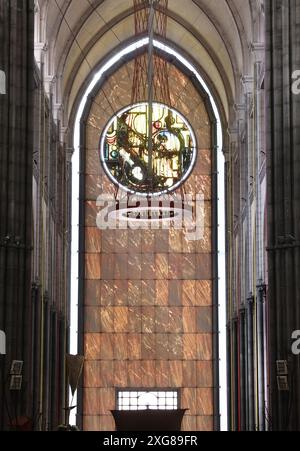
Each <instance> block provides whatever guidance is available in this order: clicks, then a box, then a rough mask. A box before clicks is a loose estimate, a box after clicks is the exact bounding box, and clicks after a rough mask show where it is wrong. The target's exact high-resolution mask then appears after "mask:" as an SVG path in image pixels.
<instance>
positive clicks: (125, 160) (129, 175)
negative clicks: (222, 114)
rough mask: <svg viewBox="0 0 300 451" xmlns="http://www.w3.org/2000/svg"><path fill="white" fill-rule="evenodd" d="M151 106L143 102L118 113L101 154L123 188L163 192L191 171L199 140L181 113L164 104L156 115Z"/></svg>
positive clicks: (156, 107) (142, 192)
mask: <svg viewBox="0 0 300 451" xmlns="http://www.w3.org/2000/svg"><path fill="white" fill-rule="evenodd" d="M149 110H150V108H149V105H148V104H147V103H140V104H138V105H134V106H130V107H128V108H126V109H124V110H122V111H121V112H119V113H118V114H117V115H115V116H114V117H113V118H112V119H111V120H110V121H109V123H108V125H107V127H106V129H105V131H104V133H103V135H102V139H101V146H100V147H101V149H100V153H101V161H102V164H103V167H104V169H105V172H106V174H107V175H108V177H109V178H110V179H111V180H112V182H113V183H115V184H116V185H118V186H119V187H120V188H121V189H123V190H125V191H127V192H130V193H134V194H140V195H151V194H153V195H159V194H163V193H168V192H171V191H174V190H175V189H176V188H178V187H179V186H180V185H181V184H182V183H183V182H184V181H185V180H186V179H187V178H188V176H189V175H190V174H191V172H192V170H193V167H194V164H195V160H196V139H195V135H194V133H193V131H192V128H191V126H190V125H189V124H188V122H187V120H186V119H185V118H184V117H183V116H182V115H181V114H180V113H178V112H177V111H175V110H173V109H171V108H169V107H167V106H166V105H162V104H159V103H154V104H153V106H152V114H151V113H149ZM150 114H151V116H152V118H151V123H150V120H149V115H150ZM150 130H151V131H150ZM149 132H150V133H149ZM149 134H150V135H151V136H150V137H149Z"/></svg>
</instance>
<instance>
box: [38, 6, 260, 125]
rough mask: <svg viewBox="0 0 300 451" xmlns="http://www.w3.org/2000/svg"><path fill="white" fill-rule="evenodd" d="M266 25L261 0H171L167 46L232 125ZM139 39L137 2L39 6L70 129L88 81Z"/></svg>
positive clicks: (41, 36) (48, 65)
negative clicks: (193, 69)
mask: <svg viewBox="0 0 300 451" xmlns="http://www.w3.org/2000/svg"><path fill="white" fill-rule="evenodd" d="M262 23H263V1H262V0H169V9H168V30H167V41H168V43H169V44H171V45H172V46H173V47H175V48H176V49H177V50H179V51H181V52H183V54H184V55H185V56H186V57H188V58H190V59H191V61H193V62H194V64H196V65H197V67H198V68H199V69H200V71H201V72H202V74H203V76H204V78H205V79H206V80H207V81H208V83H209V84H210V86H211V87H212V89H213V90H214V92H215V93H216V94H217V96H218V100H219V102H220V104H221V105H222V108H223V111H224V116H225V117H226V119H227V122H228V123H229V122H230V117H231V115H232V111H234V106H235V104H240V103H241V102H242V98H243V97H242V96H243V82H244V81H245V80H246V81H247V80H249V79H251V78H252V77H253V67H254V66H253V62H254V61H255V59H256V58H257V52H261V49H262V46H263V29H262V25H261V24H262ZM133 38H134V10H133V1H132V0H36V37H35V41H36V49H37V53H36V54H37V55H40V53H39V51H41V49H43V52H44V58H45V69H46V75H47V77H48V79H49V80H51V82H52V83H54V85H55V103H57V105H58V107H59V106H60V105H63V117H64V121H65V125H67V122H68V118H69V117H70V114H71V112H72V109H73V107H74V104H75V102H76V100H77V99H78V95H79V94H80V93H81V91H82V87H83V85H84V82H85V81H86V80H87V78H88V77H89V76H90V75H91V73H93V71H94V70H95V68H96V67H97V66H98V65H99V63H100V62H101V61H102V60H104V59H105V58H107V57H108V56H109V55H111V54H112V53H113V52H114V51H115V50H116V49H117V48H120V47H121V46H122V45H124V43H125V42H126V41H130V40H132V39H133ZM37 59H39V56H38V57H37Z"/></svg>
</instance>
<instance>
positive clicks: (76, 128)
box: [70, 38, 227, 430]
mask: <svg viewBox="0 0 300 451" xmlns="http://www.w3.org/2000/svg"><path fill="white" fill-rule="evenodd" d="M147 42H148V39H147V38H144V39H141V40H139V41H137V42H134V43H133V44H131V45H127V46H126V45H123V46H122V47H123V48H122V50H121V51H119V52H117V51H116V52H115V53H114V55H113V56H110V58H107V59H106V60H105V61H103V62H102V63H100V65H99V66H98V68H99V70H98V72H96V71H95V72H94V73H93V74H91V77H90V79H89V80H86V82H85V83H84V86H83V87H82V90H81V93H80V94H79V95H78V97H77V102H76V105H74V107H73V109H72V114H71V124H72V127H71V128H70V130H71V132H72V133H71V135H70V139H72V143H70V144H71V145H72V146H73V148H74V154H73V160H72V173H73V176H72V177H73V181H72V262H71V267H72V269H71V273H72V281H71V296H72V299H71V340H70V341H71V353H74V354H76V353H78V351H79V352H82V351H83V342H82V335H81V332H82V330H83V310H82V307H83V306H82V305H81V299H82V298H83V296H82V293H83V291H82V290H83V283H82V282H81V281H82V279H83V277H82V274H81V272H80V271H81V270H82V268H83V265H82V264H81V265H80V264H79V261H80V258H81V257H82V255H83V248H82V246H83V244H84V243H83V240H82V236H81V235H82V232H80V230H81V227H78V223H79V224H81V221H82V220H83V212H84V210H83V208H82V202H80V199H81V194H82V192H83V189H84V172H83V171H82V161H81V160H82V154H83V152H80V149H82V148H83V147H82V146H83V145H84V140H83V133H82V131H83V128H84V121H85V118H86V116H87V114H88V111H89V108H90V104H91V101H92V99H93V96H94V95H95V93H96V92H98V91H99V90H100V88H101V85H102V84H103V83H105V81H106V80H107V78H108V77H109V76H110V75H112V74H113V73H114V72H115V71H116V70H117V69H118V68H120V67H121V66H122V65H123V64H124V63H126V62H128V61H129V60H130V59H133V58H134V57H135V56H136V55H137V53H138V52H142V51H144V48H145V46H146V45H147ZM155 47H156V48H157V49H158V51H159V53H160V55H161V56H162V57H164V58H166V59H167V60H168V61H169V62H171V63H172V64H174V65H175V66H176V67H177V68H178V69H180V70H181V71H182V72H183V73H184V74H185V75H186V76H188V77H189V78H190V80H191V81H192V83H193V85H194V86H195V87H196V89H197V90H198V92H199V95H200V96H201V97H202V98H203V99H204V101H205V104H206V106H207V110H208V112H209V115H210V119H211V122H212V125H213V129H214V132H213V143H214V152H213V153H214V158H213V159H214V160H215V161H214V168H213V176H214V177H213V184H214V187H213V189H214V192H215V193H216V195H215V202H214V208H213V210H214V213H213V222H214V233H215V237H214V240H213V241H214V246H215V250H214V253H215V259H214V260H215V262H214V275H215V277H214V279H215V286H214V300H213V302H214V335H215V340H214V355H215V356H218V357H219V358H216V364H215V368H214V379H215V380H214V387H215V388H214V404H215V412H219V411H220V412H221V429H223V430H226V428H227V413H226V410H227V400H226V390H222V391H220V386H221V387H226V373H227V371H226V363H225V362H226V328H225V318H226V314H225V308H226V302H225V298H224V293H225V292H226V290H225V286H226V280H225V209H224V203H225V202H224V199H225V194H224V186H225V176H224V156H223V152H222V151H223V136H224V124H225V123H226V119H225V113H224V109H223V108H222V107H220V105H221V103H220V101H219V102H216V101H215V100H214V96H213V95H212V93H211V90H210V89H209V87H208V86H207V83H206V80H204V79H203V78H202V76H201V74H200V73H199V72H198V70H197V68H195V67H194V66H193V63H192V62H190V61H189V60H188V59H186V58H185V56H183V55H181V54H180V53H178V52H177V51H176V50H174V48H172V47H171V46H169V45H166V44H165V43H163V42H161V41H158V40H156V41H155ZM206 79H208V77H206ZM213 91H214V93H215V90H213ZM217 98H218V97H217ZM220 112H221V113H220ZM78 219H79V221H78ZM78 256H79V258H78ZM220 276H221V277H220ZM220 324H221V327H220ZM78 347H79V349H78ZM219 361H220V364H219ZM220 376H221V379H222V380H221V381H220ZM81 396H82V393H81V391H80V390H79V394H78V398H79V399H78V404H79V406H80V404H81ZM219 406H220V408H219ZM217 423H218V419H217ZM216 427H217V428H218V426H216Z"/></svg>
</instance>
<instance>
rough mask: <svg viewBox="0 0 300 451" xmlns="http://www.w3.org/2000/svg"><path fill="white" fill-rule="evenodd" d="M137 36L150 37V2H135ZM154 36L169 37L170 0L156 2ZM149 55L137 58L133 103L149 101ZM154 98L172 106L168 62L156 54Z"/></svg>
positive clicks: (137, 0) (154, 60)
mask: <svg viewBox="0 0 300 451" xmlns="http://www.w3.org/2000/svg"><path fill="white" fill-rule="evenodd" d="M133 4H134V22H135V34H136V36H137V37H138V36H140V35H145V34H146V35H149V32H150V30H149V12H150V4H149V0H133ZM153 4H154V8H155V16H154V34H155V35H157V36H160V37H162V38H166V35H167V21H168V17H167V9H168V0H154V2H153ZM148 66H149V65H148V55H147V53H144V54H142V55H139V56H137V57H136V59H135V62H134V74H133V83H132V96H131V100H132V103H137V102H141V101H147V99H148V89H149V87H148V77H147V74H148ZM153 68H154V70H153V81H152V83H153V96H154V100H157V101H159V102H162V103H165V104H167V105H170V89H169V77H168V65H167V62H166V61H165V60H164V59H162V58H160V57H159V56H158V55H156V54H155V53H154V55H153Z"/></svg>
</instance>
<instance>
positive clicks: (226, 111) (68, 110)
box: [63, 37, 234, 150]
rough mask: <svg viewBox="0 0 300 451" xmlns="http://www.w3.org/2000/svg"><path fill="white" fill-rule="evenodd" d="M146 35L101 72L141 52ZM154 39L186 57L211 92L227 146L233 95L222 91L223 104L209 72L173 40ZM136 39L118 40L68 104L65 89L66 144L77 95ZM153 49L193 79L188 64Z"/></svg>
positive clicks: (107, 73)
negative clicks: (137, 44)
mask: <svg viewBox="0 0 300 451" xmlns="http://www.w3.org/2000/svg"><path fill="white" fill-rule="evenodd" d="M146 39H147V38H146V37H140V38H139V42H142V41H145V43H144V45H143V48H142V47H139V48H135V49H133V50H132V51H131V52H130V53H127V54H126V55H123V56H122V57H121V58H119V60H118V61H116V62H115V64H113V66H111V67H109V68H108V69H107V70H106V71H105V76H106V77H109V76H111V75H112V74H113V72H115V71H116V70H117V69H118V68H119V67H120V66H122V65H123V64H124V63H125V62H127V61H129V60H131V59H134V58H135V57H136V56H137V55H138V54H139V53H141V52H144V51H145V49H144V47H145V45H146ZM156 41H157V42H160V43H161V44H162V45H165V46H166V47H167V48H170V49H172V51H173V52H175V53H176V54H178V55H180V56H181V57H182V58H183V59H184V60H185V61H187V62H188V63H189V64H190V65H191V66H192V67H193V68H194V69H195V71H196V72H197V73H198V74H199V75H200V77H201V79H202V80H203V81H204V84H205V85H206V86H207V90H208V91H209V92H210V93H211V96H212V98H213V99H214V102H215V104H216V108H217V110H218V112H219V116H220V121H221V125H222V141H223V150H224V149H226V148H227V147H228V134H227V130H228V121H229V117H230V108H231V106H232V105H234V98H233V95H234V94H233V93H232V92H231V90H230V89H228V90H227V91H226V96H227V99H226V101H227V102H226V105H224V104H223V101H222V99H221V97H220V95H219V92H218V90H217V88H216V87H215V86H214V84H213V83H212V81H211V79H210V77H209V74H207V73H206V72H205V71H204V70H203V68H202V67H201V66H199V64H198V63H197V61H196V60H195V59H194V58H193V57H192V56H191V55H190V54H188V53H187V52H186V51H185V50H184V49H183V48H181V47H178V46H177V45H176V44H174V43H173V42H170V41H169V40H163V39H162V38H161V37H160V38H159V39H158V38H156ZM135 43H136V37H132V38H130V39H128V40H127V41H125V42H124V43H122V44H119V45H118V46H116V47H115V50H114V51H113V52H111V53H110V54H109V55H106V57H105V58H103V59H102V60H100V61H99V63H98V64H97V65H96V66H95V68H94V69H93V71H92V72H91V74H90V75H89V77H88V78H87V79H85V80H84V81H83V83H82V85H81V88H80V90H79V92H78V93H77V96H76V99H75V101H74V103H73V104H72V105H69V102H70V98H69V92H67V93H65V94H64V96H65V97H64V101H63V103H64V105H66V107H65V108H64V117H63V123H64V124H66V129H68V131H69V134H68V145H69V147H70V148H72V147H73V136H74V124H75V122H76V115H77V113H78V109H79V107H80V103H81V99H82V98H83V96H84V94H85V92H86V91H87V89H88V88H89V86H90V85H91V83H92V82H93V79H94V78H95V76H96V74H98V73H99V71H101V69H102V68H103V67H106V66H108V65H109V62H110V61H111V60H112V59H114V58H115V57H116V55H119V54H120V53H121V52H122V51H123V50H124V49H126V48H129V47H131V46H134V44H135ZM156 51H157V52H158V53H159V54H160V55H161V56H162V57H163V58H165V59H166V60H167V61H169V62H170V63H172V64H174V65H175V66H176V67H177V68H178V69H179V70H180V71H181V72H183V73H184V74H185V75H187V76H188V77H190V78H191V79H194V80H195V82H196V83H197V78H196V77H195V75H194V74H193V73H192V71H191V70H189V68H187V67H186V66H185V64H184V63H182V62H180V61H179V60H178V59H177V58H175V57H174V55H172V54H170V53H168V52H167V51H163V50H160V49H158V48H157V47H156ZM198 89H200V90H201V92H202V93H203V95H207V91H206V90H205V89H204V88H203V87H202V85H201V84H200V83H198Z"/></svg>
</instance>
